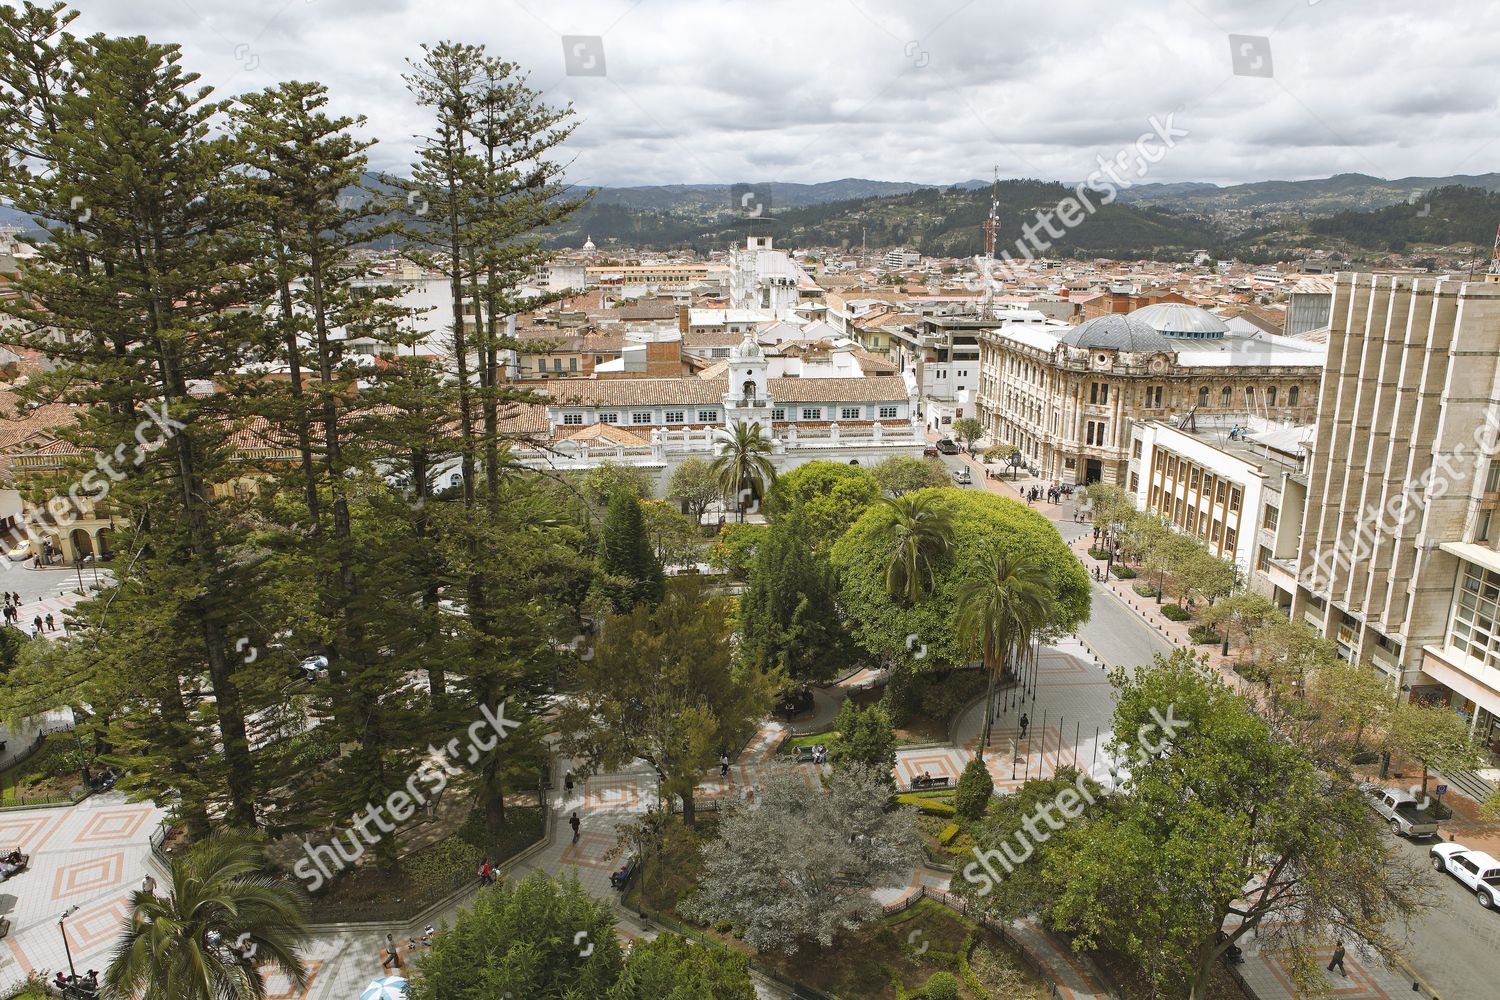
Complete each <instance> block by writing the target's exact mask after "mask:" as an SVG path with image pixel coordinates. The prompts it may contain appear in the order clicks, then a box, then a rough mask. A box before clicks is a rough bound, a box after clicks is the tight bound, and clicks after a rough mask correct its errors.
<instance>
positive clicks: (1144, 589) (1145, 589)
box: [1131, 583, 1156, 597]
mask: <svg viewBox="0 0 1500 1000" xmlns="http://www.w3.org/2000/svg"><path fill="white" fill-rule="evenodd" d="M1131 589H1133V590H1134V591H1135V592H1136V594H1137V595H1138V596H1140V597H1155V596H1156V588H1155V587H1154V586H1152V585H1151V584H1149V583H1138V584H1136V585H1135V586H1134V587H1133V588H1131Z"/></svg>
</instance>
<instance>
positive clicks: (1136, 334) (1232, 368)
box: [978, 302, 1326, 486]
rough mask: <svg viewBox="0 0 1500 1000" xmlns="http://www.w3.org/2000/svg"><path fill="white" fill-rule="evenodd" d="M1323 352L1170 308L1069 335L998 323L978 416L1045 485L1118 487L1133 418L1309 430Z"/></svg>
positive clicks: (986, 353)
mask: <svg viewBox="0 0 1500 1000" xmlns="http://www.w3.org/2000/svg"><path fill="white" fill-rule="evenodd" d="M1325 350H1326V349H1325V347H1324V346H1323V345H1321V344H1317V343H1312V342H1309V341H1303V340H1298V339H1295V338H1289V337H1280V336H1276V335H1273V334H1270V333H1265V332H1263V331H1260V330H1250V331H1242V330H1237V329H1232V328H1231V327H1230V326H1229V324H1227V323H1225V322H1224V320H1222V319H1220V318H1219V317H1218V316H1215V315H1214V314H1212V313H1210V312H1208V311H1206V310H1204V309H1200V308H1198V307H1196V306H1190V305H1186V304H1183V303H1176V302H1163V303H1157V304H1155V305H1149V306H1146V307H1144V308H1141V309H1137V310H1135V311H1134V312H1131V313H1128V314H1115V315H1108V316H1101V317H1098V318H1097V319H1091V320H1088V321H1087V322H1084V323H1081V324H1079V325H1078V326H1075V327H1070V326H1067V325H1066V324H1061V323H1055V322H1048V323H1036V322H1010V321H1002V322H1001V323H1000V325H999V326H997V327H996V328H994V329H992V330H986V331H985V332H984V333H983V335H982V336H981V337H980V382H979V398H978V405H979V417H980V420H981V422H982V423H983V424H984V427H985V433H986V435H987V436H988V438H989V441H990V442H991V443H992V444H1000V445H1007V444H1008V445H1015V446H1016V447H1017V448H1019V449H1020V450H1021V453H1022V455H1024V456H1025V458H1026V460H1027V463H1028V465H1029V466H1030V467H1031V468H1033V469H1034V470H1036V474H1037V475H1039V476H1041V477H1042V478H1044V479H1047V480H1052V481H1057V482H1062V483H1091V482H1100V481H1102V482H1106V483H1117V484H1119V485H1121V486H1125V485H1126V473H1127V466H1128V465H1129V461H1130V457H1131V429H1132V427H1133V426H1134V425H1135V424H1136V423H1137V422H1139V421H1143V420H1167V419H1169V418H1173V417H1177V418H1181V417H1183V416H1185V415H1186V414H1188V413H1190V412H1191V413H1196V414H1205V415H1212V416H1213V417H1215V418H1216V420H1219V421H1222V420H1225V419H1229V420H1231V421H1232V419H1233V418H1234V417H1235V416H1237V415H1243V417H1244V418H1245V422H1246V423H1247V424H1248V423H1250V421H1251V418H1259V422H1261V423H1264V422H1265V421H1267V420H1269V421H1273V422H1286V423H1288V424H1300V423H1309V422H1311V421H1312V418H1313V415H1314V412H1315V411H1316V409H1317V402H1318V381H1319V377H1320V375H1321V373H1322V367H1323V359H1324V354H1325Z"/></svg>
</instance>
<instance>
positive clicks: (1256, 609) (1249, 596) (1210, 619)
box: [1198, 590, 1282, 653]
mask: <svg viewBox="0 0 1500 1000" xmlns="http://www.w3.org/2000/svg"><path fill="white" fill-rule="evenodd" d="M1278 617H1282V614H1281V609H1280V608H1278V607H1277V606H1276V603H1275V602H1274V601H1272V600H1270V599H1269V598H1266V597H1262V596H1261V595H1260V594H1257V593H1255V592H1254V591H1249V590H1242V591H1240V592H1239V593H1238V594H1230V595H1229V596H1228V597H1226V598H1224V599H1223V600H1220V601H1215V602H1214V603H1213V604H1212V605H1211V606H1209V607H1207V608H1204V609H1203V611H1202V612H1201V613H1200V614H1199V615H1198V620H1199V621H1200V622H1202V623H1203V624H1205V625H1208V626H1210V627H1212V628H1216V629H1218V630H1219V631H1220V633H1221V634H1222V635H1223V636H1224V646H1225V651H1226V652H1227V651H1228V647H1229V645H1230V642H1231V640H1232V638H1233V636H1234V635H1235V634H1236V633H1238V634H1239V636H1240V638H1241V641H1242V642H1244V643H1248V642H1249V641H1250V638H1251V636H1253V635H1255V633H1256V632H1257V631H1259V630H1260V629H1261V628H1262V627H1264V626H1265V624H1266V623H1267V622H1268V621H1271V620H1272V619H1273V618H1278ZM1241 652H1242V653H1243V648H1242V649H1241Z"/></svg>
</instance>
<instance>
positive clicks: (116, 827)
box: [73, 806, 151, 846]
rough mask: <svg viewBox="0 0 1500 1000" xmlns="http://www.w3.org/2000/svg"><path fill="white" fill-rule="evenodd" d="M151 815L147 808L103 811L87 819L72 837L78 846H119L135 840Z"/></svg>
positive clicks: (149, 809)
mask: <svg viewBox="0 0 1500 1000" xmlns="http://www.w3.org/2000/svg"><path fill="white" fill-rule="evenodd" d="M149 815H151V808H150V807H149V806H142V807H140V808H136V809H105V810H100V811H99V812H96V813H94V814H93V815H92V816H90V817H89V819H88V822H86V823H85V824H84V827H83V829H82V830H80V831H79V832H78V833H77V834H75V835H74V837H73V843H74V844H75V845H78V846H85V845H92V844H121V843H125V842H127V841H130V840H133V839H135V836H136V831H138V830H139V829H140V828H141V824H142V823H144V822H146V817H147V816H149Z"/></svg>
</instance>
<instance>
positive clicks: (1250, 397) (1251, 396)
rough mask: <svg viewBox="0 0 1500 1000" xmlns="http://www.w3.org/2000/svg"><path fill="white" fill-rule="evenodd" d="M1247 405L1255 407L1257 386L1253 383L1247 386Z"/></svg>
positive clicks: (1251, 407)
mask: <svg viewBox="0 0 1500 1000" xmlns="http://www.w3.org/2000/svg"><path fill="white" fill-rule="evenodd" d="M1245 405H1246V406H1247V407H1249V408H1250V409H1252V410H1253V409H1255V386H1253V385H1247V386H1245Z"/></svg>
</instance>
